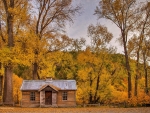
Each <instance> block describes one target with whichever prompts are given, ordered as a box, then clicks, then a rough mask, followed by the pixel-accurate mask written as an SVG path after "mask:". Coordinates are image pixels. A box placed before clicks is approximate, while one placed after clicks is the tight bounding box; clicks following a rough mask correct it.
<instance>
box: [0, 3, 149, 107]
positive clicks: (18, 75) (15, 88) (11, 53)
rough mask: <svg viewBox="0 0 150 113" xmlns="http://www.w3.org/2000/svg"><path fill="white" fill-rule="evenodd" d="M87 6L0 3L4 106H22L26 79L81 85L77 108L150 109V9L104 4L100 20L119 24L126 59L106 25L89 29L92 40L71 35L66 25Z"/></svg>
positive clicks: (99, 11)
mask: <svg viewBox="0 0 150 113" xmlns="http://www.w3.org/2000/svg"><path fill="white" fill-rule="evenodd" d="M81 9H82V6H80V5H76V6H75V5H72V0H29V1H27V0H1V1H0V75H1V76H3V77H4V90H3V94H2V96H3V103H4V104H12V103H13V102H15V103H19V102H20V100H21V92H20V86H21V83H22V80H23V79H27V80H31V79H33V80H34V79H45V78H46V77H52V78H54V79H75V80H76V81H77V92H76V96H77V103H78V104H83V103H101V104H111V103H127V104H129V105H132V106H136V105H144V104H149V103H150V94H149V90H150V83H149V82H150V81H149V79H150V76H149V73H150V70H149V43H150V42H149V36H150V14H149V13H150V3H149V2H143V3H140V4H139V3H137V1H136V0H128V1H126V0H101V1H100V2H99V4H98V5H97V7H96V6H95V16H97V17H98V18H99V19H101V18H105V19H107V20H110V21H111V22H112V23H114V24H115V25H116V26H117V27H118V30H119V32H120V33H121V34H120V37H119V38H118V41H119V42H120V45H121V46H122V47H123V48H124V54H119V53H116V48H115V47H113V46H112V47H109V46H108V45H109V43H110V41H111V40H112V39H113V38H114V37H113V35H112V33H110V32H109V31H108V29H107V27H106V26H104V25H102V24H101V23H97V24H96V25H93V24H92V23H89V26H88V28H87V35H88V36H89V38H90V45H86V39H84V38H78V39H72V38H71V37H69V36H67V35H66V32H65V26H66V22H68V21H69V22H73V19H74V17H75V16H79V14H81V13H80V10H81Z"/></svg>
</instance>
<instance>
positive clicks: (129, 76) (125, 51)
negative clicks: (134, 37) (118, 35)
mask: <svg viewBox="0 0 150 113" xmlns="http://www.w3.org/2000/svg"><path fill="white" fill-rule="evenodd" d="M124 32H125V31H122V38H123V45H124V53H125V60H126V69H127V73H128V98H131V96H132V83H131V71H130V64H129V57H128V52H127V45H126V43H127V40H126V35H125V33H124Z"/></svg>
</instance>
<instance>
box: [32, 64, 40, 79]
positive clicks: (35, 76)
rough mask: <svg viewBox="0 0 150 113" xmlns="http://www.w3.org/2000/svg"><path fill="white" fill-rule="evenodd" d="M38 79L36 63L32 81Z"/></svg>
mask: <svg viewBox="0 0 150 113" xmlns="http://www.w3.org/2000/svg"><path fill="white" fill-rule="evenodd" d="M37 78H39V77H38V64H37V63H36V62H34V64H33V76H32V79H33V80H36V79H37Z"/></svg>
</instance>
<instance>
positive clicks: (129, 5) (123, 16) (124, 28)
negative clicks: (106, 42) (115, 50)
mask: <svg viewBox="0 0 150 113" xmlns="http://www.w3.org/2000/svg"><path fill="white" fill-rule="evenodd" d="M95 14H96V15H97V16H98V17H99V18H106V19H108V20H110V21H112V22H113V23H114V24H116V26H117V27H118V28H119V29H120V32H121V42H122V43H123V47H124V54H125V59H126V70H127V74H128V98H130V97H131V95H132V93H131V91H132V84H131V72H130V71H131V69H130V64H129V56H128V50H127V42H128V37H129V32H130V31H131V29H132V28H133V25H134V24H135V23H136V22H137V20H138V18H137V17H136V12H135V0H127V1H126V0H102V1H100V3H99V6H98V7H96V10H95Z"/></svg>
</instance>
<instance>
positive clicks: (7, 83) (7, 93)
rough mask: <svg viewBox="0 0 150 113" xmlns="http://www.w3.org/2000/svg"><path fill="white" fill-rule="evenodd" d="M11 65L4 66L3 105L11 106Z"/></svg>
mask: <svg viewBox="0 0 150 113" xmlns="http://www.w3.org/2000/svg"><path fill="white" fill-rule="evenodd" d="M12 75H13V71H12V65H11V64H10V65H8V66H5V79H4V94H3V102H4V103H3V104H5V105H13V104H14V103H13V85H12V84H13V81H12Z"/></svg>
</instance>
